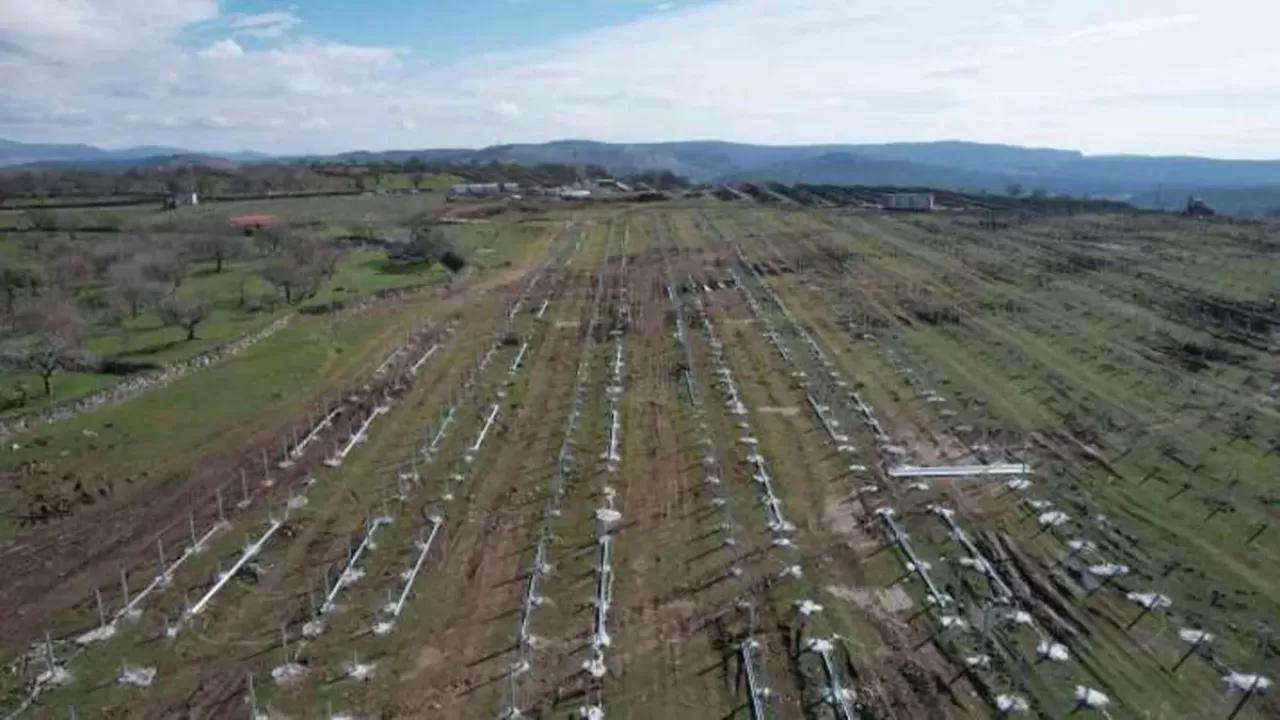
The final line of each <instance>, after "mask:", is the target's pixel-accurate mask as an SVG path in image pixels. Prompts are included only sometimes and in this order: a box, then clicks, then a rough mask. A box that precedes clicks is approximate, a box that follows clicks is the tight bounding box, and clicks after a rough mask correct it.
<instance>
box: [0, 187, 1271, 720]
mask: <svg viewBox="0 0 1280 720" xmlns="http://www.w3.org/2000/svg"><path fill="white" fill-rule="evenodd" d="M409 197H410V198H416V197H419V196H409ZM352 200H353V201H354V199H352ZM344 201H345V199H344ZM378 201H379V202H381V199H378ZM307 202H311V201H307ZM347 215H348V216H349V214H347ZM369 215H370V218H369V221H370V222H371V223H384V222H392V221H388V220H387V219H386V218H385V217H384V216H383V215H381V214H377V213H375V212H372V211H371V212H370V213H369ZM314 221H315V222H340V219H334V220H330V219H329V218H326V217H323V216H316V217H315V218H314ZM450 232H453V233H456V235H455V236H454V239H455V242H456V243H458V244H459V245H460V246H462V247H465V248H466V249H467V252H468V254H469V257H470V258H472V259H473V262H472V264H471V268H470V270H469V272H467V273H466V274H464V275H461V276H458V277H455V278H452V279H451V281H450V282H449V283H447V284H444V283H441V284H440V285H439V286H431V287H428V288H426V289H423V290H419V291H414V292H406V293H404V294H402V295H399V296H393V297H389V298H385V299H384V300H382V301H379V302H374V303H369V304H367V305H360V306H356V307H352V308H347V309H342V310H338V311H335V312H330V313H323V314H316V315H313V316H310V315H309V316H306V317H304V318H302V319H300V320H299V321H298V322H296V323H294V324H291V325H289V326H288V327H287V328H286V329H284V330H281V331H280V332H278V333H276V334H274V335H272V336H271V337H269V338H267V339H265V340H263V341H261V342H259V343H257V344H254V345H253V346H252V347H251V348H249V349H248V350H247V351H246V352H244V353H243V354H241V355H237V356H234V357H232V358H229V359H227V360H224V361H222V362H220V363H215V364H212V365H210V366H208V367H205V368H202V369H200V370H198V371H197V372H194V373H192V374H190V375H187V376H185V377H183V378H181V379H179V380H177V381H175V382H173V383H172V384H171V385H168V386H167V387H164V388H163V389H160V390H157V391H155V392H151V393H148V394H145V395H142V396H140V397H138V398H135V399H132V400H129V401H126V402H121V403H118V404H114V405H110V406H108V407H105V408H103V409H100V410H97V411H94V412H88V413H84V414H80V415H78V416H76V417H74V418H71V419H68V420H64V421H62V422H58V423H53V424H50V425H47V426H42V427H40V428H37V429H35V430H34V431H30V432H27V433H23V434H19V435H15V436H13V437H11V438H6V440H5V444H6V447H5V449H4V451H3V452H0V506H2V507H3V509H4V517H5V519H4V520H3V521H2V523H3V524H0V572H3V574H4V576H5V577H7V578H9V579H10V580H9V581H7V582H6V583H4V584H3V585H2V586H0V606H2V607H4V608H5V611H4V613H3V614H0V648H3V650H4V653H3V658H0V659H2V660H3V662H4V663H5V668H6V672H5V673H3V674H2V675H0V717H13V718H17V717H33V718H45V717H48V718H64V717H69V716H71V715H72V713H73V712H74V713H76V714H77V716H79V717H97V716H104V717H140V718H141V717H154V718H162V717H164V718H167V717H193V718H215V717H218V718H220V717H245V716H249V717H264V718H316V717H321V718H338V717H345V718H357V717H359V718H369V717H395V718H402V717H403V718H409V717H430V718H459V719H461V718H477V717H505V718H516V717H544V718H571V717H580V718H605V717H609V718H636V719H639V718H751V719H752V720H762V719H764V718H780V719H788V718H837V719H838V720H851V719H852V718H902V719H915V718H988V717H1004V716H1009V717H1017V716H1028V717H1031V716H1036V717H1042V718H1055V719H1057V718H1067V717H1072V716H1075V715H1080V716H1090V715H1096V716H1098V717H1111V718H1206V719H1208V718H1230V717H1235V718H1266V717H1277V716H1280V698H1278V697H1277V696H1276V693H1275V689H1274V688H1273V687H1272V682H1273V681H1274V680H1275V679H1277V678H1280V652H1278V651H1280V640H1277V639H1275V638H1273V637H1272V632H1273V631H1272V629H1273V627H1274V625H1275V623H1276V622H1277V621H1280V583H1278V582H1277V580H1276V578H1275V573H1274V568H1276V567H1277V561H1278V560H1280V532H1278V531H1277V530H1275V529H1272V528H1271V527H1270V525H1271V524H1272V523H1273V522H1275V521H1276V520H1277V519H1280V518H1277V509H1276V504H1277V503H1278V502H1280V494H1277V490H1276V488H1274V487H1273V485H1274V481H1275V478H1277V477H1280V354H1277V331H1278V330H1280V306H1277V297H1276V293H1277V290H1278V289H1280V263H1278V262H1276V256H1277V253H1280V227H1277V226H1276V225H1268V224H1263V223H1241V222H1232V221H1226V220H1222V221H1195V220H1188V219H1183V218H1177V217H1171V216H1159V215H1143V214H1133V213H1124V214H1121V213H1116V214H1092V215H1077V216H1075V217H1053V218H1041V219H1035V218H1023V219H1021V220H1020V221H1019V222H1015V223H1009V224H1006V225H1003V226H999V227H997V228H995V229H992V228H991V227H989V225H988V223H987V222H986V218H985V217H980V216H977V215H969V214H966V213H960V212H956V213H950V212H948V213H937V214H929V215H885V214H881V213H875V212H850V211H833V210H824V209H812V208H808V209H806V208H799V207H790V208H789V207H785V206H773V207H762V206H759V205H751V204H747V203H746V202H741V203H740V202H738V201H734V202H732V203H715V202H708V203H692V202H690V203H669V204H660V205H659V204H646V205H643V206H635V207H627V206H621V205H620V206H616V207H611V208H608V209H585V210H574V211H569V210H548V211H546V212H545V213H542V214H540V215H538V216H537V217H536V218H534V219H530V218H513V217H509V216H507V215H505V214H503V215H498V216H495V217H493V218H487V219H486V220H485V221H483V222H474V223H467V224H460V225H458V226H456V227H454V228H451V230H450ZM346 262H347V263H348V264H349V265H350V267H348V268H347V269H346V270H344V271H343V272H347V273H349V274H350V278H351V279H350V280H344V281H343V284H344V285H347V284H350V285H357V284H360V283H363V282H366V281H370V280H368V279H367V278H366V279H365V280H362V279H361V277H362V273H374V272H376V269H377V268H378V267H380V266H379V265H378V259H377V258H366V259H364V260H354V259H351V256H348V260H347V261H346ZM333 282H334V283H335V284H336V283H337V282H338V281H337V280H336V279H335V280H334V281H333ZM370 282H371V281H370ZM319 299H322V298H318V300H319ZM1269 691H1270V692H1269Z"/></svg>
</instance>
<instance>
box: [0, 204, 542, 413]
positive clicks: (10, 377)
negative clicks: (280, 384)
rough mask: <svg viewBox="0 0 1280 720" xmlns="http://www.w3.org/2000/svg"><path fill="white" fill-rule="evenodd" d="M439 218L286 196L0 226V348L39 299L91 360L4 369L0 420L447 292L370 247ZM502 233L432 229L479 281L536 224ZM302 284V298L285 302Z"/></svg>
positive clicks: (408, 264) (469, 227)
mask: <svg viewBox="0 0 1280 720" xmlns="http://www.w3.org/2000/svg"><path fill="white" fill-rule="evenodd" d="M442 210H443V201H442V200H441V199H440V198H439V197H430V196H425V195H421V196H394V197H384V196H370V197H339V198H302V199H294V198H291V199H285V200H271V201H252V202H236V203H217V204H208V205H203V206H199V207H184V208H181V209H180V210H179V211H177V212H172V213H170V212H160V211H156V210H154V209H147V210H143V209H140V208H126V209H119V210H116V211H115V213H116V214H115V216H114V217H112V218H110V221H109V222H108V220H107V219H104V218H103V211H88V210H74V211H73V210H63V211H59V212H58V213H57V214H56V217H55V218H54V219H55V220H56V221H57V222H58V224H59V225H60V227H58V228H56V229H49V230H34V229H25V228H23V229H20V230H17V231H10V232H7V233H6V232H3V231H0V261H2V262H3V265H4V270H3V271H0V285H2V286H3V287H2V288H0V289H3V294H2V296H0V345H4V344H5V343H4V341H5V340H7V339H9V336H10V335H13V334H15V332H16V333H17V334H19V335H20V334H21V328H16V327H15V324H14V323H12V322H11V318H12V317H14V316H16V315H18V314H20V313H19V308H20V306H22V305H23V304H24V302H25V301H26V300H27V299H28V296H30V295H40V294H47V295H50V296H58V297H60V298H61V299H63V300H64V301H65V302H62V303H61V304H63V305H66V306H69V307H71V308H73V309H74V311H75V315H76V320H77V322H76V335H77V341H78V342H77V346H78V348H79V349H80V350H82V351H83V355H84V356H85V358H86V359H85V360H83V361H80V362H77V363H68V364H67V366H66V367H60V368H57V370H56V372H55V374H54V376H53V377H51V378H50V381H51V382H50V386H49V388H48V391H47V392H46V391H45V388H44V383H43V380H44V378H42V377H41V373H39V372H38V371H37V369H36V368H29V367H23V364H22V363H20V362H16V363H5V362H0V423H3V422H5V421H7V420H11V419H13V418H14V417H20V416H23V415H26V414H31V413H33V412H40V411H44V410H46V409H47V408H53V407H57V406H59V405H65V404H66V403H69V402H76V401H77V400H79V399H81V398H84V397H87V396H89V395H90V394H92V393H95V392H104V391H107V390H109V389H110V388H112V387H114V386H117V385H120V384H121V383H128V382H130V381H132V380H134V379H135V378H136V377H137V376H138V375H139V374H142V373H145V372H147V371H154V370H156V369H159V368H163V367H166V366H170V365H173V364H175V363H183V362H189V361H191V359H192V358H197V357H200V356H202V355H204V354H206V353H210V352H216V351H218V350H219V349H221V348H224V347H226V346H228V345H230V344H233V343H235V342H237V341H239V340H240V339H242V338H245V337H247V336H251V335H253V334H255V333H259V332H266V333H269V332H273V331H274V330H275V329H276V328H278V327H280V324H281V323H282V322H288V321H289V319H290V318H292V317H294V316H296V315H298V314H303V315H306V314H309V313H315V312H319V311H322V310H323V309H325V308H329V307H334V306H339V305H351V304H355V303H359V302H363V301H364V300H365V299H367V298H370V297H374V296H377V295H379V294H384V293H387V292H392V291H396V290H398V289H407V288H422V287H430V286H442V285H445V284H447V283H448V282H451V281H453V280H455V279H457V278H455V277H454V276H453V273H451V272H449V271H447V270H446V268H444V267H443V266H441V265H439V264H434V263H429V262H428V263H423V262H417V261H404V260H403V259H397V258H393V257H390V256H389V253H388V250H387V248H386V247H384V246H379V245H377V244H371V243H369V242H367V239H368V238H380V237H388V236H392V237H394V236H397V235H398V236H402V237H404V238H407V237H408V236H409V228H410V225H412V224H413V223H414V222H415V218H419V217H423V216H431V215H433V214H439V213H440V212H441V211H442ZM253 214H268V215H273V216H275V217H278V218H280V220H281V222H282V223H283V225H282V229H281V230H280V235H279V237H278V238H277V239H275V240H272V241H270V242H271V244H268V243H267V242H265V241H264V240H263V239H261V238H260V239H258V240H255V239H252V238H241V237H236V236H233V235H232V234H231V233H233V232H234V231H233V230H232V228H231V227H230V225H229V219H230V218H232V217H235V216H239V215H253ZM27 220H28V214H27V213H20V212H10V213H0V225H4V224H5V223H6V221H7V222H8V223H9V226H10V227H18V228H22V223H23V222H26V221H27ZM85 228H90V229H87V230H86V229H85ZM93 228H97V229H93ZM509 229H510V230H511V232H513V233H514V235H511V236H510V237H508V238H507V240H509V242H503V243H501V244H500V245H501V246H499V244H495V243H494V242H492V241H493V240H494V238H495V237H496V230H495V229H494V226H493V225H492V224H489V225H485V224H474V225H473V224H465V225H464V224H455V225H449V226H444V227H443V228H442V229H441V231H440V232H442V233H443V234H444V235H445V236H446V238H447V240H448V242H449V243H450V245H451V246H452V247H454V248H456V249H457V250H458V252H459V253H461V254H462V255H464V256H466V257H467V258H468V259H469V260H470V263H469V265H470V267H469V268H468V269H467V270H466V272H467V273H471V274H484V273H485V272H486V271H488V270H494V269H500V268H502V267H507V266H509V265H510V263H511V262H512V258H511V257H510V256H509V255H508V254H507V253H506V250H507V249H510V248H519V247H520V246H521V241H522V240H527V239H529V238H532V237H536V236H537V234H538V232H540V230H539V229H538V227H537V223H536V222H535V223H527V224H524V225H521V226H515V225H513V226H511V227H510V228H509ZM215 233H216V234H215ZM312 268H314V269H313V270H312ZM277 280H278V282H277ZM300 285H306V286H309V288H310V289H309V290H308V291H307V292H306V293H305V294H302V293H292V295H291V293H290V291H291V289H296V287H297V286H300ZM168 306H176V307H168ZM167 309H177V310H180V311H187V312H192V311H197V310H198V311H199V313H198V320H199V322H198V324H197V326H196V327H195V332H191V331H190V330H189V329H187V328H185V327H184V326H183V325H182V324H181V323H182V321H183V317H182V313H181V312H179V313H172V312H171V313H168V314H166V312H165V311H166V310H167ZM2 354H3V352H2V350H0V355H2ZM3 359H4V358H0V360H3ZM2 434H4V433H3V432H0V435H2Z"/></svg>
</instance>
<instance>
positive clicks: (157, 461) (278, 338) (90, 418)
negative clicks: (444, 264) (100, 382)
mask: <svg viewBox="0 0 1280 720" xmlns="http://www.w3.org/2000/svg"><path fill="white" fill-rule="evenodd" d="M397 322H399V320H397V319H396V316H395V315H394V314H393V313H389V312H378V313H374V314H372V315H369V314H364V315H359V316H355V317H352V318H350V319H347V320H343V321H339V322H335V321H334V320H333V319H332V318H329V317H303V318H299V319H297V320H295V321H294V323H293V324H292V325H291V326H290V327H288V328H286V329H284V330H282V331H281V332H279V333H277V334H276V335H274V336H272V337H271V338H269V339H267V340H264V341H263V342H261V343H259V344H257V345H255V346H253V347H252V348H250V349H249V350H248V351H246V352H245V354H243V355H239V356H236V357H234V358H231V359H229V360H226V361H225V362H222V363H219V364H218V365H215V366H213V367H210V368H206V369H204V370H202V371H201V372H199V373H197V374H194V375H191V376H188V377H186V378H183V379H180V380H178V381H176V382H174V383H173V384H172V385H171V386H169V387H167V388H165V389H164V390H163V391H159V392H154V393H147V394H144V395H142V396H141V397H138V398H135V399H133V400H130V401H129V402H126V403H122V404H120V405H116V406H111V407H108V408H105V409H103V410H99V411H97V412H93V413H89V414H85V415H81V416H78V417H75V418H72V419H69V420H65V421H63V422H60V423H57V424H54V425H49V426H43V427H40V428H37V429H35V430H33V431H31V432H29V433H27V434H25V435H21V436H17V437H15V438H13V439H12V440H10V441H9V443H10V446H9V447H8V448H7V450H8V451H7V452H5V453H4V454H3V456H0V457H2V458H3V459H0V467H5V468H14V467H18V466H21V465H22V464H23V463H27V462H31V461H39V462H41V463H48V464H49V465H47V466H46V468H47V469H48V477H49V479H50V484H49V485H47V486H44V487H43V492H45V493H49V494H55V493H57V492H58V491H60V490H62V489H64V488H63V486H64V485H66V484H67V481H66V478H67V477H68V476H69V477H76V478H78V479H82V480H85V481H86V484H88V485H92V484H93V483H94V482H95V481H101V480H103V479H105V478H103V476H102V475H101V470H102V469H104V468H109V469H110V474H111V476H112V477H115V478H124V477H130V476H134V475H137V474H139V473H143V472H145V473H147V474H148V476H150V477H152V478H159V477H162V476H163V475H164V474H165V473H166V472H168V471H169V470H171V469H173V468H176V467H178V466H180V465H181V464H182V463H184V462H186V461H187V458H190V457H193V456H195V455H196V454H197V453H199V452H207V451H210V450H212V449H215V448H217V447H219V446H221V445H224V444H226V443H227V442H228V436H227V430H228V428H232V427H236V426H240V425H243V424H246V423H248V424H252V425H256V424H261V423H263V422H266V421H269V420H270V419H271V418H273V417H282V416H283V415H284V414H286V413H288V412H290V411H292V410H293V409H294V408H296V407H297V405H298V403H299V402H303V401H305V400H307V399H310V398H312V397H317V396H319V395H320V394H321V392H322V391H323V390H324V389H326V387H328V386H329V384H330V383H332V382H333V380H334V378H335V376H337V375H338V374H340V373H342V372H345V371H347V370H348V369H349V368H350V367H351V366H352V365H353V363H356V362H358V359H363V358H364V357H366V353H367V352H368V350H369V347H370V341H371V340H372V339H374V338H375V337H377V336H378V335H379V334H380V333H383V332H385V331H386V329H387V328H388V327H390V326H391V325H394V324H396V323H397ZM228 388H234V392H228V391H227V389H228ZM11 444H17V445H18V446H19V449H18V450H13V449H12V446H11ZM54 478H58V479H57V480H54ZM131 488H132V489H131V490H130V491H129V492H139V491H144V490H145V483H141V484H140V485H139V486H131ZM0 496H3V497H4V498H5V503H4V504H5V505H7V506H8V509H10V510H15V511H16V510H19V508H18V507H16V506H18V505H21V504H22V502H23V500H22V498H23V497H25V492H15V491H14V490H13V489H12V488H9V489H7V490H6V491H5V492H2V493H0ZM128 497H129V496H128V495H127V494H123V495H122V496H121V494H120V493H117V497H115V499H114V501H119V500H122V499H127V498H128ZM4 517H5V518H6V519H5V520H4V521H3V525H0V535H8V534H9V533H11V532H13V531H14V530H15V528H14V526H13V525H12V520H11V519H9V518H10V517H11V516H10V514H8V513H6V514H5V516H4Z"/></svg>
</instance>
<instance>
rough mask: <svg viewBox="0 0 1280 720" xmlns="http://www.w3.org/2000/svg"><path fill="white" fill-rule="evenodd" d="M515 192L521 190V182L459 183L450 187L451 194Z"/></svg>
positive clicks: (481, 194)
mask: <svg viewBox="0 0 1280 720" xmlns="http://www.w3.org/2000/svg"><path fill="white" fill-rule="evenodd" d="M513 192H520V183H512V182H496V183H459V184H457V185H454V186H453V187H451V188H449V194H450V195H478V196H489V195H501V194H503V193H513Z"/></svg>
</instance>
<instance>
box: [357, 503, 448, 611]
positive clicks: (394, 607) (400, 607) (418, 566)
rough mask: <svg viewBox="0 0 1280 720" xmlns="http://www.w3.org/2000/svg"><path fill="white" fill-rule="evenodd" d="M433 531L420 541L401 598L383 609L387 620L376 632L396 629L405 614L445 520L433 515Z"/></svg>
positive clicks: (406, 576)
mask: <svg viewBox="0 0 1280 720" xmlns="http://www.w3.org/2000/svg"><path fill="white" fill-rule="evenodd" d="M430 520H431V531H430V532H428V533H427V537H426V538H425V539H421V540H419V541H418V558H417V559H416V560H415V561H414V563H413V567H411V568H410V569H409V571H408V572H407V573H406V574H405V575H404V587H402V588H401V589H400V594H399V596H397V597H396V600H395V602H393V603H391V604H389V605H387V606H386V607H384V608H383V613H384V614H385V615H386V619H385V620H383V621H381V622H379V623H377V624H376V625H375V626H374V632H375V633H377V634H379V635H384V634H386V633H388V632H390V631H391V630H392V629H393V628H394V627H395V621H396V618H399V617H400V613H402V612H404V606H405V603H406V602H408V601H409V593H410V591H412V590H413V583H414V581H415V580H417V579H418V573H419V572H421V571H422V565H423V564H424V563H425V562H426V561H427V554H428V553H430V552H431V544H432V543H434V542H435V539H436V535H437V534H439V532H440V526H441V525H442V524H443V523H444V519H443V518H441V517H440V516H439V515H432V516H431V518H430Z"/></svg>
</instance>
